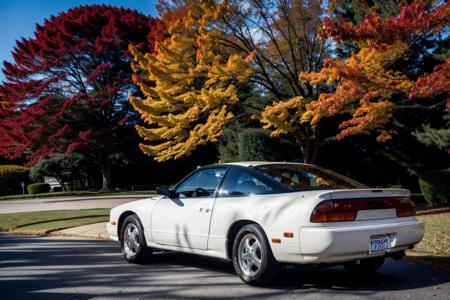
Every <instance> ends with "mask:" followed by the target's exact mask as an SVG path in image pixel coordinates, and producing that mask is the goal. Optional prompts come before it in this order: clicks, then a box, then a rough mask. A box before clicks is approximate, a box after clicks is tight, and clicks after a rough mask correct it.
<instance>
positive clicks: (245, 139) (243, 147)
mask: <svg viewBox="0 0 450 300" xmlns="http://www.w3.org/2000/svg"><path fill="white" fill-rule="evenodd" d="M238 150H239V158H240V160H241V161H295V160H297V154H298V152H299V151H298V148H297V147H296V146H295V145H294V144H293V143H291V142H288V141H285V140H282V139H280V138H273V137H271V136H270V134H269V133H268V132H267V131H265V130H261V129H253V128H247V129H244V130H243V131H242V132H240V133H239V135H238Z"/></svg>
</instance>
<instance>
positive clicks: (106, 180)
mask: <svg viewBox="0 0 450 300" xmlns="http://www.w3.org/2000/svg"><path fill="white" fill-rule="evenodd" d="M101 168H102V191H110V190H112V184H111V161H110V160H109V159H108V158H106V159H105V160H104V161H103V162H102V165H101Z"/></svg>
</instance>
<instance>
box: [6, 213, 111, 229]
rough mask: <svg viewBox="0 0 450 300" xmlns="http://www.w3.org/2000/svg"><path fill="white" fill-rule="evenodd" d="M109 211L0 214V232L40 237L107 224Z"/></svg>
mask: <svg viewBox="0 0 450 300" xmlns="http://www.w3.org/2000/svg"><path fill="white" fill-rule="evenodd" d="M109 211H110V210H109V209H107V208H96V209H82V210H51V211H40V212H27V213H14V214H0V231H10V232H14V233H21V234H38V235H42V234H47V233H49V232H52V231H57V230H62V229H66V228H71V227H76V226H81V225H87V224H94V223H99V222H107V221H108V220H109Z"/></svg>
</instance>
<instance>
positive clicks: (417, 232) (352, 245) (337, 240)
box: [300, 219, 424, 263]
mask: <svg viewBox="0 0 450 300" xmlns="http://www.w3.org/2000/svg"><path fill="white" fill-rule="evenodd" d="M385 234H388V235H390V240H391V250H390V251H389V252H396V251H401V250H404V249H406V248H408V247H409V246H411V245H414V244H417V243H418V242H420V241H421V240H422V238H423V235H424V223H423V222H422V221H419V220H415V219H414V220H409V221H404V222H395V223H388V224H376V225H358V226H348V227H341V226H339V227H338V226H336V227H304V228H301V229H300V249H301V254H302V258H303V263H335V262H344V261H349V260H355V259H363V258H368V257H374V256H380V255H384V254H383V253H380V254H374V255H369V251H368V250H369V243H370V237H371V236H375V235H385Z"/></svg>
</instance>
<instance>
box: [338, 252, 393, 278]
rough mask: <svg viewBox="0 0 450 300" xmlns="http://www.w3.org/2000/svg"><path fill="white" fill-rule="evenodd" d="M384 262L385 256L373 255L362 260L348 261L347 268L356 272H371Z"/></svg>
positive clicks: (351, 271)
mask: <svg viewBox="0 0 450 300" xmlns="http://www.w3.org/2000/svg"><path fill="white" fill-rule="evenodd" d="M383 264H384V257H382V256H381V257H373V258H367V259H361V260H360V261H352V262H349V263H346V264H345V265H344V266H345V269H346V270H347V271H348V272H350V273H354V274H369V273H373V272H375V271H376V270H378V269H379V268H381V266H382V265H383Z"/></svg>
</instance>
